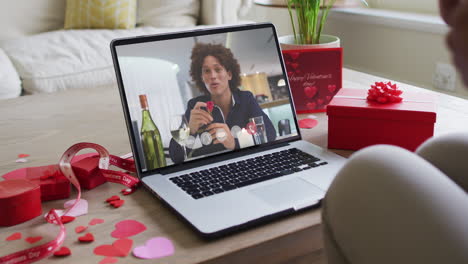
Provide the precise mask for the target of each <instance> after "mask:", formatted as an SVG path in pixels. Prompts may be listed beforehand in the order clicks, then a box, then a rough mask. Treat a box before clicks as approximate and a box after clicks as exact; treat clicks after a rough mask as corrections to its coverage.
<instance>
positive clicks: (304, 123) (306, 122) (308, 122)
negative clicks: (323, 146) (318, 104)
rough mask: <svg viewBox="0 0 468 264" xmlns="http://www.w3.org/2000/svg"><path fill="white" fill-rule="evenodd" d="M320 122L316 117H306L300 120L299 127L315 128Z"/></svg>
mask: <svg viewBox="0 0 468 264" xmlns="http://www.w3.org/2000/svg"><path fill="white" fill-rule="evenodd" d="M317 124H318V121H317V120H316V119H311V118H304V119H301V120H299V127H300V128H313V127H315V126H316V125H317Z"/></svg>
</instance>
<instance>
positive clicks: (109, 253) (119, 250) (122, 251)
mask: <svg viewBox="0 0 468 264" xmlns="http://www.w3.org/2000/svg"><path fill="white" fill-rule="evenodd" d="M132 245H133V240H131V239H128V238H122V239H119V240H116V241H115V242H114V243H112V245H101V246H98V247H96V248H95V249H94V254H96V255H101V256H106V257H125V256H127V255H128V253H130V250H131V249H132Z"/></svg>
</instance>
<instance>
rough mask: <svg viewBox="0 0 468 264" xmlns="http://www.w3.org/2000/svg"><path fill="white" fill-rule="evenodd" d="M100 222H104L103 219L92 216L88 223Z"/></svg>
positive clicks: (95, 223)
mask: <svg viewBox="0 0 468 264" xmlns="http://www.w3.org/2000/svg"><path fill="white" fill-rule="evenodd" d="M102 223H104V219H101V218H93V219H91V221H89V225H97V224H102Z"/></svg>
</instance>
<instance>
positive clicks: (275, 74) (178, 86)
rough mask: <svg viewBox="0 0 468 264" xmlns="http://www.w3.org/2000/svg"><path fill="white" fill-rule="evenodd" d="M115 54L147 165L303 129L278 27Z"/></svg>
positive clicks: (294, 133)
mask: <svg viewBox="0 0 468 264" xmlns="http://www.w3.org/2000/svg"><path fill="white" fill-rule="evenodd" d="M116 53H117V57H118V61H119V65H120V72H121V76H122V82H123V86H124V89H125V95H126V99H127V104H128V109H129V114H130V119H131V122H132V130H133V136H134V137H135V140H136V142H137V144H136V145H137V147H136V148H137V149H136V150H137V152H138V157H139V160H140V167H141V168H142V171H149V170H153V169H156V168H162V167H165V166H170V165H173V164H177V163H182V162H185V161H191V160H195V159H198V158H201V157H206V156H210V155H215V154H218V153H223V152H227V151H232V150H236V149H241V148H246V147H250V146H254V145H260V144H265V143H268V142H272V141H275V140H280V139H286V138H289V137H294V136H297V135H298V133H297V127H296V125H295V121H294V114H293V110H292V106H291V104H290V97H289V91H288V88H287V86H286V79H285V78H284V75H283V71H282V68H281V64H280V60H279V58H278V51H277V47H276V43H275V37H274V34H273V32H272V29H271V28H261V29H251V30H243V31H236V32H228V33H220V34H214V35H202V36H195V37H188V38H183V39H169V40H164V41H154V42H145V43H138V44H130V45H122V46H117V47H116Z"/></svg>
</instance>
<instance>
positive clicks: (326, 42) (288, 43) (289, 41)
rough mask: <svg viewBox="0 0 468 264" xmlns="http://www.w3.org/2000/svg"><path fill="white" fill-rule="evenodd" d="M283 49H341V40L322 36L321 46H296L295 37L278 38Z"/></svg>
mask: <svg viewBox="0 0 468 264" xmlns="http://www.w3.org/2000/svg"><path fill="white" fill-rule="evenodd" d="M278 40H279V43H280V46H281V49H283V50H291V49H323V48H339V47H340V38H338V37H337V36H332V35H323V34H322V35H320V44H295V43H294V35H286V36H281V37H279V38H278Z"/></svg>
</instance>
